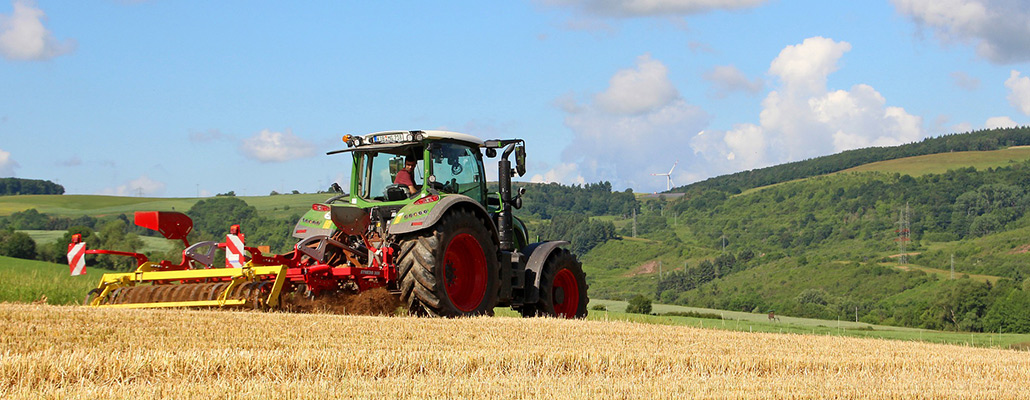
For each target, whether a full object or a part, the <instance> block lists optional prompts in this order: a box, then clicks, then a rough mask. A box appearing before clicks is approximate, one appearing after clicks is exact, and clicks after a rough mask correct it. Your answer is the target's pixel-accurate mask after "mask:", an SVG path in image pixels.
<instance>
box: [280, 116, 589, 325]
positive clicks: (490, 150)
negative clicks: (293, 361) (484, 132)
mask: <svg viewBox="0 0 1030 400" xmlns="http://www.w3.org/2000/svg"><path fill="white" fill-rule="evenodd" d="M343 139H344V141H345V142H346V143H347V146H348V148H347V149H344V150H338V151H332V152H329V153H328V154H339V153H351V155H352V166H351V171H352V173H351V182H350V188H349V190H347V191H346V192H347V193H346V194H345V193H344V190H343V189H342V188H340V187H339V185H336V184H334V185H333V189H334V190H335V191H337V192H338V193H339V194H338V195H335V196H333V197H331V198H330V199H328V200H327V201H325V203H319V204H314V205H313V206H312V209H311V210H310V211H308V212H307V213H306V214H305V215H304V216H303V217H302V218H301V220H300V221H299V222H298V223H297V225H296V227H295V229H294V232H293V236H294V237H296V238H297V239H299V240H300V242H299V243H298V245H297V251H298V252H300V253H303V254H304V255H306V256H307V257H309V258H310V259H311V260H312V262H311V265H312V266H310V267H306V268H305V269H304V279H303V282H304V283H303V284H298V288H297V290H302V291H303V292H304V293H306V294H308V295H314V296H319V295H332V294H333V293H340V292H344V291H349V292H352V293H353V292H362V291H365V290H368V289H371V288H376V287H385V288H386V289H387V290H389V291H390V292H391V293H394V294H395V295H397V296H399V299H400V300H401V302H402V304H403V305H404V306H405V307H406V308H407V309H408V312H409V313H411V314H415V315H426V316H440V317H459V316H474V315H484V314H491V313H492V312H493V309H494V307H497V306H510V307H511V308H513V309H515V310H517V311H518V312H520V313H521V314H522V315H523V316H527V317H528V316H552V317H562V318H583V317H585V316H586V315H587V302H588V301H589V299H588V297H587V283H586V275H585V274H584V273H583V268H582V266H581V264H580V263H579V261H578V260H577V259H576V257H575V256H574V255H573V254H572V253H570V252H569V251H568V250H566V249H563V248H561V246H562V245H567V244H569V243H568V242H564V241H545V242H537V243H529V240H528V238H529V234H528V232H527V231H526V226H525V224H524V223H523V222H522V221H521V220H519V219H518V218H516V217H515V216H514V215H512V209H518V208H521V206H522V194H524V193H525V189H519V190H517V191H514V193H513V190H512V187H511V179H512V174H513V173H517V174H518V175H519V176H523V175H524V174H525V172H526V151H525V142H524V141H523V140H522V139H505V140H487V141H483V140H481V139H479V138H476V137H474V136H471V135H466V134H462V133H455V132H445V131H388V132H377V133H372V134H368V135H364V136H351V135H347V136H344V138H343ZM499 152H500V159H499V160H498V167H499V168H498V169H499V173H498V192H496V193H493V192H490V191H489V189H488V186H487V175H486V170H485V169H484V167H483V157H484V153H485V155H486V156H487V157H490V158H494V157H497V156H498V153H499ZM512 155H514V157H515V167H514V168H512V162H511V161H510V160H509V157H511V156H512Z"/></svg>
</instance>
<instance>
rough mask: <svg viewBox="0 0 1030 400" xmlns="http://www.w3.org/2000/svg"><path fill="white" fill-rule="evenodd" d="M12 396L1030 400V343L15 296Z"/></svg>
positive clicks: (3, 334)
mask: <svg viewBox="0 0 1030 400" xmlns="http://www.w3.org/2000/svg"><path fill="white" fill-rule="evenodd" d="M0 354H3V357H0V376H3V377H4V379H0V397H2V398H133V399H150V398H288V399H294V398H296V399H308V398H311V399H316V398H317V399H321V398H369V399H371V398H387V399H393V398H418V399H444V398H446V399H453V398H462V399H466V398H489V399H570V398H571V399H579V398H582V399H610V398H619V399H637V398H640V399H651V398H669V399H673V398H676V399H679V398H726V399H738V398H752V399H779V398H791V399H807V398H847V399H940V398H973V399H995V398H1028V397H1030V387H1028V386H1027V385H1026V384H1025V383H1026V382H1027V381H1028V380H1030V357H1028V356H1027V353H1026V352H1021V351H1014V350H993V349H982V348H973V347H966V346H949V345H936V344H927V343H916V342H901V341H883V340H868V339H854V338H846V337H838V336H812V335H799V334H770V333H746V332H728V331H720V330H708V329H697V328H692V327H687V326H666V325H652V324H639V323H630V322H622V321H568V320H556V319H520V318H504V317H495V318H469V319H453V320H447V319H423V318H408V317H359V316H339V315H327V314H283V313H271V314H269V313H259V312H224V311H223V312H219V311H182V310H106V309H90V308H85V307H60V306H38V305H37V306H34V305H13V304H0Z"/></svg>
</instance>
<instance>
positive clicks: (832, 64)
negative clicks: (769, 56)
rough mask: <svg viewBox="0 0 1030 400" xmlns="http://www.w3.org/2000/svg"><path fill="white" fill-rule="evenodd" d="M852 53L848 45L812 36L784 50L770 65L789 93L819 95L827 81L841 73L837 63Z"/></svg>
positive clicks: (772, 72) (770, 68) (824, 88)
mask: <svg viewBox="0 0 1030 400" xmlns="http://www.w3.org/2000/svg"><path fill="white" fill-rule="evenodd" d="M848 51H851V44H850V43H848V42H835V41H833V39H827V38H824V37H819V36H816V37H811V38H808V39H805V41H804V42H802V43H801V44H797V45H791V46H787V47H786V48H784V49H783V50H782V51H780V55H779V56H777V57H776V59H774V60H773V61H772V64H771V65H770V66H769V73H770V74H772V75H775V76H777V77H779V78H780V81H781V82H782V83H783V89H784V90H785V91H787V92H790V93H798V94H808V93H819V92H822V91H825V90H826V78H827V77H828V76H830V74H832V73H833V72H835V71H837V68H838V66H837V61H838V60H840V58H841V57H843V56H844V53H847V52H848Z"/></svg>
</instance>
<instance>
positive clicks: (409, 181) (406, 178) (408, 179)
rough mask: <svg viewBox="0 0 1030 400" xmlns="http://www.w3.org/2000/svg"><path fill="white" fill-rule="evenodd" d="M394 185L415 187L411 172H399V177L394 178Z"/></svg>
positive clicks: (403, 170) (404, 170)
mask: <svg viewBox="0 0 1030 400" xmlns="http://www.w3.org/2000/svg"><path fill="white" fill-rule="evenodd" d="M393 183H396V184H400V185H405V186H415V179H414V178H412V176H411V172H409V171H408V170H406V169H402V170H400V172H397V176H396V177H394V178H393Z"/></svg>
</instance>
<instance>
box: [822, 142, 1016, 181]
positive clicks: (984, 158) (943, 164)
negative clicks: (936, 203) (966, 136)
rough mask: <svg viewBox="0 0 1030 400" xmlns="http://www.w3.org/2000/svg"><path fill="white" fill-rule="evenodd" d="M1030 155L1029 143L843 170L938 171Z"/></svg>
mask: <svg viewBox="0 0 1030 400" xmlns="http://www.w3.org/2000/svg"><path fill="white" fill-rule="evenodd" d="M1028 159H1030V146H1017V147H1010V148H1007V149H1001V150H992V151H958V152H954V153H941V154H929V155H925V156H916V157H906V158H899V159H896V160H887V161H880V162H875V163H870V164H865V165H861V166H858V167H855V168H850V169H846V170H844V171H841V172H840V173H846V172H891V173H893V172H897V173H900V174H908V175H911V176H920V175H928V174H941V173H945V172H948V170H950V169H956V168H963V167H974V168H976V169H978V170H983V169H987V168H998V167H1005V166H1008V165H1010V164H1014V163H1017V162H1022V161H1026V160H1028Z"/></svg>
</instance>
